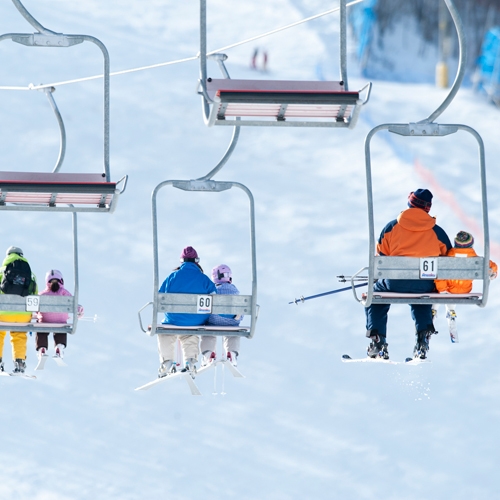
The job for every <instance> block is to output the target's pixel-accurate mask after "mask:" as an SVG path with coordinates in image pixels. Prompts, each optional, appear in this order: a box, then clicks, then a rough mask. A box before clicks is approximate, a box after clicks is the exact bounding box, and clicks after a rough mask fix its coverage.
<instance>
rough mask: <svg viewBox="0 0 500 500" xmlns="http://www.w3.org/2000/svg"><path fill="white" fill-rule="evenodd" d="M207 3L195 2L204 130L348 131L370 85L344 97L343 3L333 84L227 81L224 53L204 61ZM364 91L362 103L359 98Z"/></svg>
mask: <svg viewBox="0 0 500 500" xmlns="http://www.w3.org/2000/svg"><path fill="white" fill-rule="evenodd" d="M206 2H207V0H200V80H199V82H198V83H199V85H198V88H199V91H198V93H199V94H200V95H201V96H202V108H203V116H204V120H205V123H206V125H208V126H212V125H222V126H234V125H236V124H235V119H238V118H240V119H241V121H240V122H239V123H238V125H239V126H242V125H245V126H264V127H271V126H274V127H276V126H280V127H282V126H286V127H343V128H346V127H347V128H353V127H354V126H355V124H356V121H357V118H358V115H359V111H360V108H361V106H362V105H364V104H366V103H367V102H368V100H369V98H370V92H371V83H369V84H368V85H366V86H365V87H364V88H363V89H361V90H360V91H358V92H349V87H348V80H347V62H346V60H347V56H346V54H347V51H346V25H347V22H346V17H347V16H346V0H340V75H341V80H340V81H338V82H316V81H280V80H232V79H230V77H229V73H228V72H227V70H226V68H225V65H224V61H225V59H227V56H226V55H225V54H211V55H208V56H207V21H206V11H207V6H206ZM207 57H209V58H212V59H215V60H216V61H217V63H218V64H219V67H220V68H221V72H222V74H223V76H224V78H223V79H212V78H208V75H207ZM364 91H366V92H365V94H366V95H365V97H364V100H363V99H362V98H361V96H360V95H361V94H362V93H363V92H364Z"/></svg>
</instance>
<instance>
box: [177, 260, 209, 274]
mask: <svg viewBox="0 0 500 500" xmlns="http://www.w3.org/2000/svg"><path fill="white" fill-rule="evenodd" d="M193 264H196V265H197V266H198V267H199V269H200V271H201V272H202V273H204V272H205V271H203V268H202V267H201V266H200V264H198V262H193ZM180 268H181V266H177V267H175V268H174V269H172V271H178V270H179V269H180Z"/></svg>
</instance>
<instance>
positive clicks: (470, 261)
mask: <svg viewBox="0 0 500 500" xmlns="http://www.w3.org/2000/svg"><path fill="white" fill-rule="evenodd" d="M444 2H445V3H446V5H447V7H448V10H449V11H450V14H451V16H452V18H453V21H454V23H455V27H456V29H457V33H458V38H459V48H460V59H459V68H458V72H457V76H456V78H455V82H454V84H453V86H452V88H451V89H450V92H449V94H448V96H447V97H446V99H445V100H444V101H443V103H442V104H441V105H440V106H439V107H438V108H437V109H436V110H435V111H434V113H432V114H431V115H430V116H429V117H428V118H427V119H425V120H422V121H420V122H418V123H387V124H383V125H379V126H377V127H375V128H373V129H372V130H371V131H370V132H369V133H368V135H367V138H366V140H365V158H366V160H365V167H366V186H367V201H368V230H369V265H368V267H364V268H363V269H361V270H360V271H358V272H357V273H356V274H354V275H353V276H352V278H351V285H352V291H353V294H354V298H355V299H356V300H357V301H358V302H360V303H361V304H363V305H364V306H365V307H369V306H370V305H372V304H394V303H403V304H436V303H444V304H474V305H478V306H479V307H484V306H485V305H486V302H487V300H488V289H489V281H490V280H489V254H490V242H489V225H488V202H487V193H486V167H485V152H484V143H483V140H482V139H481V136H480V135H479V134H478V132H476V131H475V130H474V129H473V128H471V127H469V126H467V125H460V124H438V123H435V122H434V120H435V119H436V118H437V117H438V116H439V115H440V114H441V113H442V112H443V111H444V110H445V109H446V107H447V106H448V105H449V104H450V103H451V101H452V100H453V98H454V96H455V95H456V93H457V92H458V89H459V88H460V84H461V82H462V79H463V75H464V72H465V60H466V51H465V48H466V47H465V34H464V30H463V26H462V23H461V20H460V17H459V15H458V12H457V10H456V8H455V6H454V4H453V2H452V0H444ZM383 130H386V131H388V132H391V133H394V134H398V135H401V136H405V137H423V138H438V137H444V136H447V135H450V134H454V133H457V132H458V131H464V132H467V133H469V134H471V135H472V136H473V137H474V139H475V140H476V142H477V145H478V152H479V176H480V188H481V200H482V201H481V206H482V226H483V237H484V243H483V245H484V256H483V257H476V258H466V259H457V258H455V257H423V258H415V257H393V256H376V255H375V248H376V247H375V241H376V239H375V226H374V217H373V192H372V174H371V154H370V145H371V140H372V138H373V137H374V136H375V134H377V133H378V132H380V131H383ZM429 266H431V267H432V272H426V268H428V267H429ZM367 270H368V283H369V285H370V284H371V283H373V282H374V280H378V279H460V280H474V279H482V281H483V287H482V293H469V294H448V293H426V294H400V293H394V292H374V291H373V289H372V287H371V286H369V289H368V292H367V293H366V294H363V295H362V296H361V297H360V298H358V296H357V294H356V289H355V288H354V281H355V278H356V277H357V276H359V275H360V274H361V273H363V272H366V271H367Z"/></svg>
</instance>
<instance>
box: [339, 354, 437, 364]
mask: <svg viewBox="0 0 500 500" xmlns="http://www.w3.org/2000/svg"><path fill="white" fill-rule="evenodd" d="M342 362H343V363H385V364H388V365H418V364H420V363H430V361H429V360H428V359H420V358H406V360H405V361H393V360H392V359H383V358H370V357H368V356H366V357H365V358H351V356H349V354H343V355H342Z"/></svg>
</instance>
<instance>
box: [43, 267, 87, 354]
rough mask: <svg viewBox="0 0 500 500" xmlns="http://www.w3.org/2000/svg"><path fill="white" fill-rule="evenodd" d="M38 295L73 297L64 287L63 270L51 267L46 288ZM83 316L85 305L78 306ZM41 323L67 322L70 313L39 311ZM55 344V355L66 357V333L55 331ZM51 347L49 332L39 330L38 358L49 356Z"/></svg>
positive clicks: (80, 315) (79, 314) (47, 275)
mask: <svg viewBox="0 0 500 500" xmlns="http://www.w3.org/2000/svg"><path fill="white" fill-rule="evenodd" d="M38 295H59V296H65V297H71V293H70V292H68V290H66V288H64V278H63V275H62V273H61V271H58V270H57V269H51V270H50V271H48V272H47V274H46V275H45V289H44V290H42V291H41V292H40V293H39V294H38ZM82 316H83V307H82V306H80V305H79V306H78V317H79V318H81V317H82ZM38 322H39V323H67V322H68V313H65V312H39V313H38ZM53 335H54V344H55V355H56V356H57V357H59V358H63V357H64V349H65V348H66V345H67V337H68V335H67V334H66V333H54V334H53ZM48 348H49V334H48V333H43V332H38V333H37V334H36V350H37V352H38V358H41V357H42V356H47V349H48Z"/></svg>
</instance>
